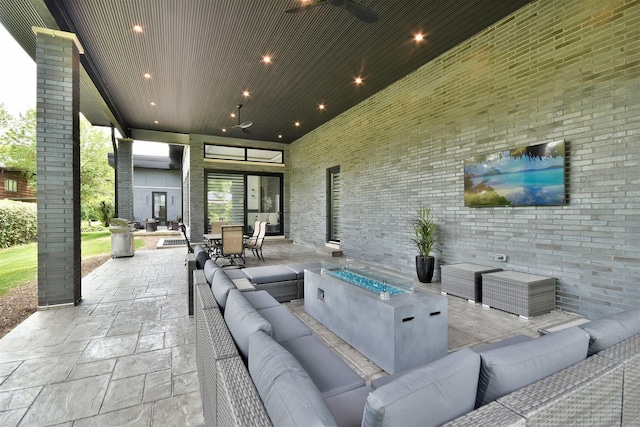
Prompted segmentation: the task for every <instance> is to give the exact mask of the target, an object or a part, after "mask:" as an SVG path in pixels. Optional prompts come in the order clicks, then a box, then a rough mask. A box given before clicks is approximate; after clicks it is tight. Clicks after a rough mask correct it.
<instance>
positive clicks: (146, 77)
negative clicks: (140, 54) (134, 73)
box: [143, 73, 151, 79]
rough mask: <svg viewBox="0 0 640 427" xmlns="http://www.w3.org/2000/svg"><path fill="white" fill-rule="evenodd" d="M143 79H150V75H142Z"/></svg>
mask: <svg viewBox="0 0 640 427" xmlns="http://www.w3.org/2000/svg"><path fill="white" fill-rule="evenodd" d="M143 76H144V78H145V79H150V78H151V73H144V74H143Z"/></svg>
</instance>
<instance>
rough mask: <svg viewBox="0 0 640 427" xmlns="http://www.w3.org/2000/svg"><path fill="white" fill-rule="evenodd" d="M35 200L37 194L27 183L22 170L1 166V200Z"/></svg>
mask: <svg viewBox="0 0 640 427" xmlns="http://www.w3.org/2000/svg"><path fill="white" fill-rule="evenodd" d="M3 199H8V200H16V201H21V202H35V201H36V194H35V192H34V191H33V189H31V188H30V187H29V185H28V184H27V179H26V178H25V176H24V175H23V174H22V172H20V171H17V170H11V169H8V168H0V200H3Z"/></svg>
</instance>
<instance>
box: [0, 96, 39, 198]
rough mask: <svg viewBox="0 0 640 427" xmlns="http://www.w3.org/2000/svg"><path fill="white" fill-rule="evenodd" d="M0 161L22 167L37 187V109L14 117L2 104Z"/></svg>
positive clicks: (30, 181) (11, 165)
mask: <svg viewBox="0 0 640 427" xmlns="http://www.w3.org/2000/svg"><path fill="white" fill-rule="evenodd" d="M0 125H1V126H2V128H1V131H0V162H1V163H4V165H5V166H8V167H12V168H15V169H20V170H21V171H22V172H23V173H24V175H25V177H26V178H27V182H28V183H29V186H30V187H31V188H33V189H34V190H35V188H36V110H35V108H29V109H27V111H26V112H25V113H24V114H23V113H20V115H19V116H18V117H13V116H11V114H10V113H9V112H7V110H6V109H5V107H4V105H2V104H0Z"/></svg>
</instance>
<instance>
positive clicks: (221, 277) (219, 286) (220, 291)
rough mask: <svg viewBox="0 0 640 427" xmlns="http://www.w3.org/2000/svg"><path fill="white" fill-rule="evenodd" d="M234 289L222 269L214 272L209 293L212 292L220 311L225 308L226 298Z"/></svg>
mask: <svg viewBox="0 0 640 427" xmlns="http://www.w3.org/2000/svg"><path fill="white" fill-rule="evenodd" d="M211 262H213V261H211ZM235 288H236V286H235V285H234V284H233V282H232V281H231V279H229V278H228V277H227V275H226V274H225V272H224V270H223V269H221V268H219V269H217V270H214V272H213V279H211V291H212V292H213V296H214V297H216V301H218V305H219V306H220V309H221V310H222V311H224V310H225V309H226V307H227V296H228V295H229V292H230V291H231V290H233V289H235Z"/></svg>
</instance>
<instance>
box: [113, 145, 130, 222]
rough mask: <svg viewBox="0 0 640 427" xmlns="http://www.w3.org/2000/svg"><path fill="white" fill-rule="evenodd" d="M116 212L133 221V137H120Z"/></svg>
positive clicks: (117, 161)
mask: <svg viewBox="0 0 640 427" xmlns="http://www.w3.org/2000/svg"><path fill="white" fill-rule="evenodd" d="M116 186H117V187H118V190H117V192H116V193H117V194H118V200H116V212H117V215H118V217H120V218H125V219H128V220H129V221H133V139H128V138H119V139H118V153H117V156H116Z"/></svg>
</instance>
